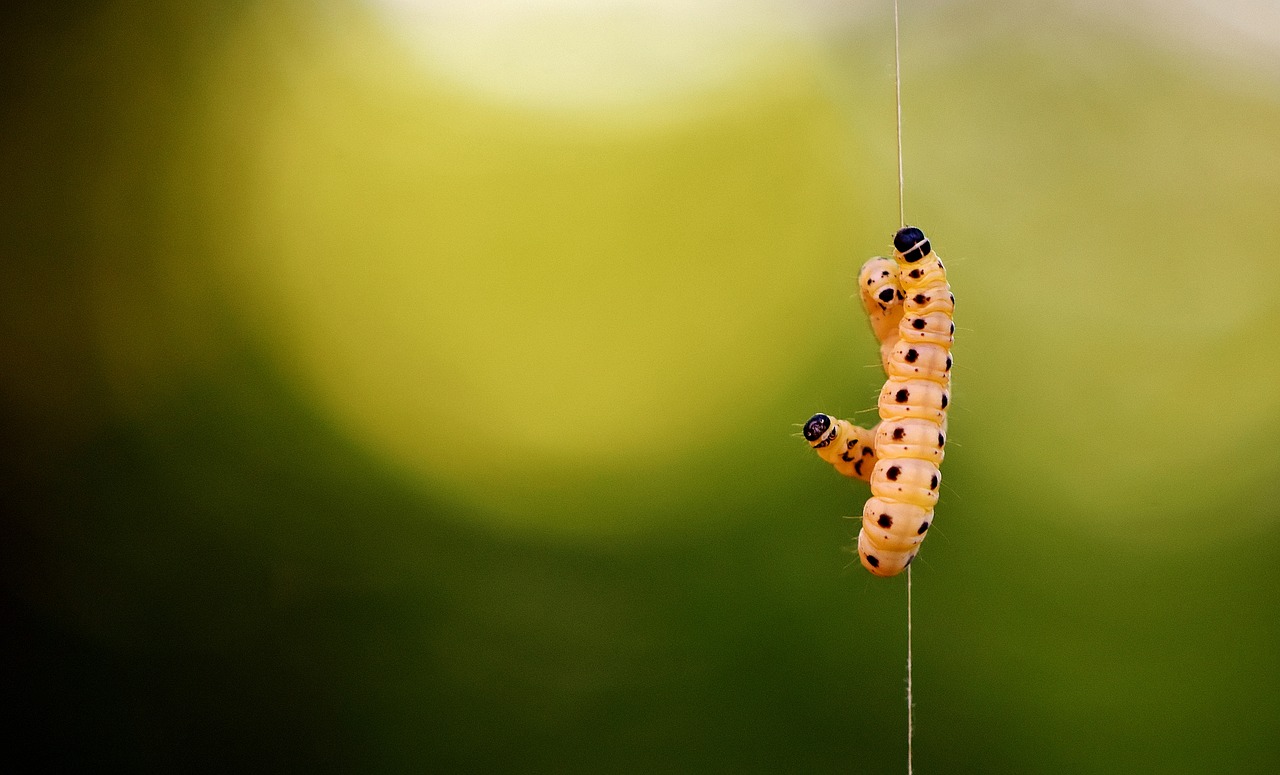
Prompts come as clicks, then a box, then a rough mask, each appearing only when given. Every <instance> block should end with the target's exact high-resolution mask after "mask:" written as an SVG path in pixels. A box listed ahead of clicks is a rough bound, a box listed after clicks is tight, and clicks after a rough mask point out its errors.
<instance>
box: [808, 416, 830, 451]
mask: <svg viewBox="0 0 1280 775" xmlns="http://www.w3.org/2000/svg"><path fill="white" fill-rule="evenodd" d="M830 429H831V418H830V417H828V416H827V415H825V414H822V413H818V414H815V415H814V416H813V417H810V418H809V422H807V423H805V424H804V440H805V441H807V442H809V443H810V444H812V445H814V446H826V444H825V443H819V442H820V440H822V438H823V436H825V435H827V431H828V430H830ZM829 441H830V440H827V442H828V443H829Z"/></svg>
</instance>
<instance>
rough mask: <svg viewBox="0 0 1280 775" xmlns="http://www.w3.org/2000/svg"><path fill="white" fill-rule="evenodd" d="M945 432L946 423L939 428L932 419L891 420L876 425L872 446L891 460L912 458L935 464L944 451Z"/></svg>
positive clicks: (938, 463)
mask: <svg viewBox="0 0 1280 775" xmlns="http://www.w3.org/2000/svg"><path fill="white" fill-rule="evenodd" d="M946 434H947V425H946V423H943V424H942V426H941V427H939V426H938V424H937V423H935V422H933V421H932V420H925V419H919V418H909V419H902V420H891V421H889V422H881V423H880V424H879V425H877V426H876V439H875V442H876V445H875V446H876V449H877V450H880V451H881V452H883V453H884V454H886V455H889V454H892V455H893V458H894V459H899V458H916V459H918V460H927V461H929V462H930V463H933V464H934V465H935V466H939V465H942V458H943V457H944V456H945V454H946V452H945V449H944V448H945V447H946V444H947V435H946ZM877 454H879V453H877Z"/></svg>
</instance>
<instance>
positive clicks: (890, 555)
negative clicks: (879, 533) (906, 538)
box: [858, 530, 919, 579]
mask: <svg viewBox="0 0 1280 775" xmlns="http://www.w3.org/2000/svg"><path fill="white" fill-rule="evenodd" d="M917 551H919V550H918V549H910V550H908V551H905V552H891V551H886V550H884V549H878V548H876V547H875V546H874V545H872V543H871V539H870V538H868V537H867V531H866V530H859V531H858V559H859V560H861V561H862V567H864V568H866V569H867V570H869V571H871V573H872V574H873V575H876V576H879V577H881V578H886V579H887V578H890V577H892V576H897V575H898V574H899V573H901V572H902V571H904V570H906V567H907V566H908V565H910V564H911V561H912V560H914V559H915V558H916V552H917Z"/></svg>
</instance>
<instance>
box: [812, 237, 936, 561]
mask: <svg viewBox="0 0 1280 775" xmlns="http://www.w3.org/2000/svg"><path fill="white" fill-rule="evenodd" d="M893 247H894V251H893V259H887V258H873V259H871V260H870V261H868V262H867V263H866V264H864V265H863V267H862V271H861V272H860V273H859V275H858V286H859V289H860V291H861V296H862V303H863V306H864V307H865V308H866V310H867V314H868V317H869V318H870V319H871V327H872V329H873V330H874V331H875V334H876V337H877V338H878V339H879V340H880V359H881V363H882V365H883V366H884V370H885V374H886V375H887V376H888V380H887V381H886V382H885V384H884V388H883V389H882V390H881V391H880V401H879V409H880V423H879V424H878V425H876V426H875V427H874V428H871V429H867V428H859V427H857V426H856V425H853V424H852V423H850V422H848V421H847V420H837V419H835V418H833V417H831V416H830V415H826V414H821V413H820V414H816V415H814V416H813V417H812V418H810V419H809V421H808V422H807V423H805V426H804V437H805V439H806V440H807V441H808V442H809V444H810V446H812V447H813V448H814V449H816V450H817V452H818V455H819V456H820V457H822V459H823V460H826V461H827V462H828V463H831V464H832V465H834V466H835V467H836V470H838V471H840V473H842V474H845V475H846V476H856V477H858V478H860V479H866V480H868V481H870V483H871V498H870V499H869V500H868V501H867V503H866V505H865V506H864V507H863V510H862V530H860V531H859V532H858V557H859V558H860V559H861V560H862V565H863V567H865V568H866V569H867V570H869V571H871V572H872V573H874V574H875V575H877V576H896V575H897V574H899V573H901V572H902V569H903V568H905V567H907V566H908V565H910V564H911V561H912V560H913V559H915V556H916V552H918V551H919V546H920V543H921V542H922V541H924V537H925V534H926V532H927V531H928V529H929V526H930V525H931V524H932V523H933V507H934V504H936V503H937V502H938V486H939V485H940V484H941V482H942V473H941V472H940V471H939V470H938V466H939V465H940V464H941V463H942V457H943V451H944V448H945V446H946V441H947V437H946V434H947V406H948V405H949V404H950V402H951V343H952V339H953V337H954V335H955V323H954V322H953V320H952V315H953V313H954V311H955V296H954V295H952V293H951V286H950V285H948V284H947V273H946V269H945V268H944V267H943V265H942V261H941V260H940V259H939V258H938V255H937V254H936V253H934V252H933V250H932V248H931V246H930V244H929V240H928V238H926V237H925V235H924V232H923V231H921V230H920V229H917V228H915V227H913V226H906V227H903V228H902V229H900V230H899V231H898V233H897V234H895V235H894V238H893ZM867 439H870V440H871V443H868V442H867ZM868 466H870V471H869V473H868V470H867V467H868Z"/></svg>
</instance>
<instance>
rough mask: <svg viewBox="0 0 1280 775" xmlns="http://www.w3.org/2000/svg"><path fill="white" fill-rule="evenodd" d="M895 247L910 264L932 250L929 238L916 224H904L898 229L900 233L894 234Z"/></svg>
mask: <svg viewBox="0 0 1280 775" xmlns="http://www.w3.org/2000/svg"><path fill="white" fill-rule="evenodd" d="M893 249H894V250H896V251H898V255H900V256H902V260H903V261H906V262H907V263H908V264H914V263H915V262H917V261H919V260H920V259H922V258H924V257H925V256H927V255H929V253H930V252H931V251H932V248H931V247H930V246H929V238H928V237H926V236H924V232H923V231H921V230H920V229H917V228H916V227H915V226H903V227H902V228H901V229H898V233H897V234H895V235H893Z"/></svg>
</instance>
